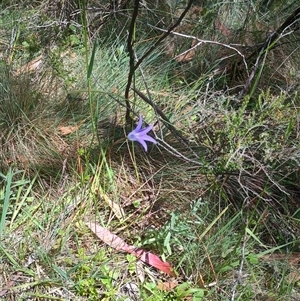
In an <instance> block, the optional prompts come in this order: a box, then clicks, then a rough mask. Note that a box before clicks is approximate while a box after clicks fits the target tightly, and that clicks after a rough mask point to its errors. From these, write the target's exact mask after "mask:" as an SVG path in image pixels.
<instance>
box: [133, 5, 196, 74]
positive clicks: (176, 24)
mask: <svg viewBox="0 0 300 301" xmlns="http://www.w3.org/2000/svg"><path fill="white" fill-rule="evenodd" d="M193 2H194V0H189V2H188V4H187V6H186V8H185V9H184V11H183V12H182V14H181V15H180V17H179V18H178V20H177V21H176V22H175V23H174V24H173V25H172V26H171V27H170V28H169V29H168V30H166V31H165V33H164V34H163V35H162V36H161V37H160V38H159V39H158V40H157V41H156V42H155V43H154V44H153V45H152V46H151V47H150V48H149V50H148V51H146V53H145V54H144V55H143V56H142V57H141V58H140V59H139V60H138V62H137V63H136V65H135V70H136V69H137V68H138V67H139V65H140V64H141V63H142V62H143V60H144V59H145V58H146V57H147V56H149V54H150V53H151V52H152V51H154V50H155V49H156V47H157V46H158V45H159V43H161V42H162V41H163V40H164V39H165V38H166V37H167V36H169V35H170V33H171V32H172V31H173V30H174V29H175V28H176V27H177V26H178V25H179V24H180V23H181V21H182V19H183V18H184V16H185V15H186V14H187V12H188V11H189V9H190V8H191V6H192V4H193Z"/></svg>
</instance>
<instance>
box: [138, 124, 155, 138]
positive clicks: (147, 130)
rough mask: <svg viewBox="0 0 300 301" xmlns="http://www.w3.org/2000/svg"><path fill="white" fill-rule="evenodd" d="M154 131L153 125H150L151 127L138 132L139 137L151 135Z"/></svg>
mask: <svg viewBox="0 0 300 301" xmlns="http://www.w3.org/2000/svg"><path fill="white" fill-rule="evenodd" d="M152 129H153V124H150V125H148V126H147V127H146V128H144V129H140V130H139V131H138V134H139V135H141V136H142V135H146V134H147V133H149V132H150V131H151V130H152Z"/></svg>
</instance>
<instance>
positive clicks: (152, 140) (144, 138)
mask: <svg viewBox="0 0 300 301" xmlns="http://www.w3.org/2000/svg"><path fill="white" fill-rule="evenodd" d="M141 139H143V140H144V141H149V142H152V143H154V144H156V143H157V141H156V140H155V139H154V138H153V137H151V136H149V135H144V136H143V137H141Z"/></svg>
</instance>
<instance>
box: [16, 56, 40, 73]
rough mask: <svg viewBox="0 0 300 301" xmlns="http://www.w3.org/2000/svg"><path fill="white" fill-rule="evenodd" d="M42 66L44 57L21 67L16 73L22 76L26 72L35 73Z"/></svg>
mask: <svg viewBox="0 0 300 301" xmlns="http://www.w3.org/2000/svg"><path fill="white" fill-rule="evenodd" d="M41 64H42V55H40V56H38V57H37V58H35V59H34V60H32V61H30V62H29V63H27V64H25V65H23V66H22V67H20V68H19V69H18V70H16V71H15V75H20V74H22V73H24V72H32V71H35V70H36V69H38V68H39V67H40V65H41Z"/></svg>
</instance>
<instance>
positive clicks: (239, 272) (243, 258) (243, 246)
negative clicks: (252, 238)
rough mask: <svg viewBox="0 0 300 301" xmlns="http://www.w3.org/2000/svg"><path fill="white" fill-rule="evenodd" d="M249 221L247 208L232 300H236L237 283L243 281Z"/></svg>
mask: <svg viewBox="0 0 300 301" xmlns="http://www.w3.org/2000/svg"><path fill="white" fill-rule="evenodd" d="M248 223H249V210H247V216H246V225H245V232H244V237H243V244H242V250H241V253H242V254H241V255H242V258H241V263H240V268H239V270H238V275H237V279H236V281H235V283H234V285H233V287H232V289H231V292H232V295H231V301H234V300H235V294H236V288H237V285H238V284H240V283H241V282H242V278H243V268H244V263H245V249H246V243H247V231H246V227H248Z"/></svg>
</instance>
